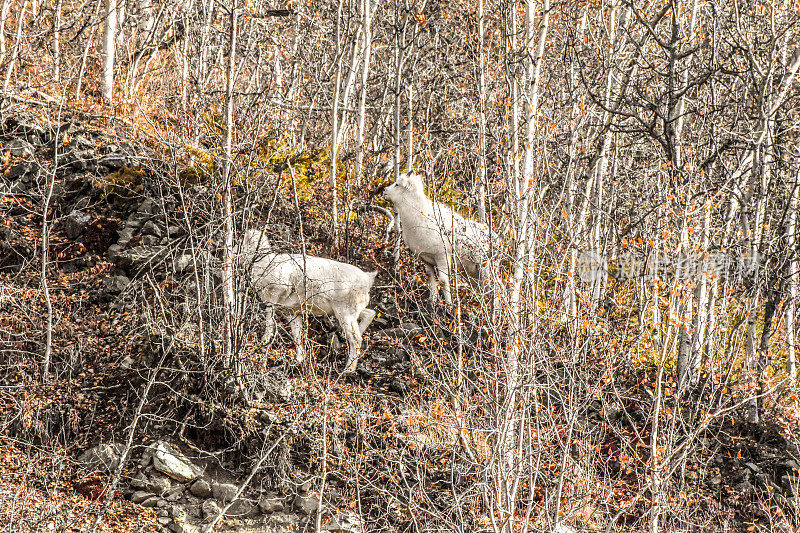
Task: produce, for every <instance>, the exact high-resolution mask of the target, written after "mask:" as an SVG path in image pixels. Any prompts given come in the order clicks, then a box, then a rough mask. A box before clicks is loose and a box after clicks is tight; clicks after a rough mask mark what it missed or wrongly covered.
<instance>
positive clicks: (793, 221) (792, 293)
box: [785, 173, 800, 380]
mask: <svg viewBox="0 0 800 533" xmlns="http://www.w3.org/2000/svg"><path fill="white" fill-rule="evenodd" d="M798 206H800V173H798V174H796V178H795V183H794V185H793V186H792V193H791V197H790V200H789V212H788V213H787V220H786V241H787V243H786V244H787V247H788V248H789V272H788V275H787V279H786V284H787V293H788V294H787V296H786V311H785V317H786V350H787V356H786V371H787V372H788V373H789V377H790V378H792V380H794V379H796V378H797V354H796V350H797V348H796V344H795V343H796V341H797V337H796V331H795V329H796V326H795V314H796V313H797V293H798V291H797V285H798V279H797V277H798V275H800V261H798V258H797V210H798Z"/></svg>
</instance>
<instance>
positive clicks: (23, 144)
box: [3, 138, 35, 157]
mask: <svg viewBox="0 0 800 533" xmlns="http://www.w3.org/2000/svg"><path fill="white" fill-rule="evenodd" d="M3 150H7V151H9V152H10V153H11V157H30V156H32V155H33V152H34V150H35V148H34V147H33V145H32V144H31V143H29V142H28V141H26V140H25V139H20V138H16V139H12V140H10V141H8V142H7V143H5V144H4V145H3Z"/></svg>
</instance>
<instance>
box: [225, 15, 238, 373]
mask: <svg viewBox="0 0 800 533" xmlns="http://www.w3.org/2000/svg"><path fill="white" fill-rule="evenodd" d="M237 19H238V9H237V7H236V6H234V7H233V8H232V9H231V13H230V33H229V35H228V42H229V51H228V66H227V68H226V70H225V78H226V79H225V148H224V151H225V153H224V158H225V160H224V162H223V169H222V179H223V186H222V209H223V217H224V232H225V255H224V258H223V276H224V279H223V299H224V306H225V317H224V331H223V335H224V347H225V353H224V358H225V361H224V363H225V366H226V367H228V368H229V367H230V365H231V362H232V360H233V350H234V346H233V340H234V337H233V333H234V331H233V330H234V320H235V311H236V309H235V303H236V299H235V294H234V286H233V256H232V252H233V242H234V239H233V198H232V196H233V193H232V181H233V85H234V81H235V80H234V75H235V69H236V43H237V38H238V36H237V31H238V28H237V24H238V20H237Z"/></svg>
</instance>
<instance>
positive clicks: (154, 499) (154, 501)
mask: <svg viewBox="0 0 800 533" xmlns="http://www.w3.org/2000/svg"><path fill="white" fill-rule="evenodd" d="M159 500H160V498H159V497H158V496H150V497H149V498H147V499H146V500H144V501H143V502H141V503H139V505H141V506H142V507H158V502H159Z"/></svg>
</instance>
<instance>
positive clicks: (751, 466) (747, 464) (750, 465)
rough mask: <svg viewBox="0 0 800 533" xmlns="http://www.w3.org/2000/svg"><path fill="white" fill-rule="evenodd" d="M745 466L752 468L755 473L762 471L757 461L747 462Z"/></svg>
mask: <svg viewBox="0 0 800 533" xmlns="http://www.w3.org/2000/svg"><path fill="white" fill-rule="evenodd" d="M744 466H746V467H747V468H748V469H750V471H751V472H752V473H754V474H758V473H759V472H761V467H759V466H758V465H757V464H755V463H745V464H744Z"/></svg>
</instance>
